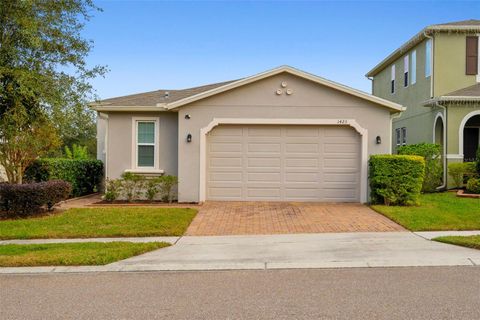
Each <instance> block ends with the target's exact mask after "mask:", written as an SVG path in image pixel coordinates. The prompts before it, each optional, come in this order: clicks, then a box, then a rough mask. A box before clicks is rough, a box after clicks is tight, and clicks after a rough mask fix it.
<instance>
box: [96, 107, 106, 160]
mask: <svg viewBox="0 0 480 320" xmlns="http://www.w3.org/2000/svg"><path fill="white" fill-rule="evenodd" d="M106 117H107V115H106V114H102V113H99V114H97V159H98V160H101V161H102V162H103V163H105V160H106V152H107V151H106V150H105V147H106V145H105V143H106V141H107V119H106Z"/></svg>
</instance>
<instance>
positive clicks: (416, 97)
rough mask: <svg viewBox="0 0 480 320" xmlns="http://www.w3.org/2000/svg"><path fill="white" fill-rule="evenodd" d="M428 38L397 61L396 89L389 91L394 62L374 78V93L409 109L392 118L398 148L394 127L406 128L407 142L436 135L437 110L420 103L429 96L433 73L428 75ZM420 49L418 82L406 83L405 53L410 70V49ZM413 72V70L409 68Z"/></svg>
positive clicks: (393, 141) (418, 52)
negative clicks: (404, 80) (426, 67)
mask: <svg viewBox="0 0 480 320" xmlns="http://www.w3.org/2000/svg"><path fill="white" fill-rule="evenodd" d="M425 42H426V41H423V42H421V43H419V44H418V45H417V46H416V47H414V48H412V49H411V50H409V51H408V52H406V53H405V54H404V55H403V56H402V57H400V58H399V59H397V60H396V61H395V70H396V72H395V93H394V94H391V93H390V77H391V74H390V72H391V65H389V66H388V67H387V68H385V69H383V70H382V71H381V72H380V73H378V74H377V75H376V76H375V77H374V80H373V94H374V95H376V96H379V97H381V98H384V99H387V100H390V101H394V102H397V103H399V104H401V105H403V106H404V107H407V110H406V111H405V112H403V113H402V115H401V116H400V117H399V118H397V119H394V120H393V126H392V127H393V128H392V129H393V133H392V146H393V151H394V152H395V149H396V143H395V129H396V128H401V127H405V128H407V144H412V143H419V142H423V141H429V142H430V141H432V139H433V121H434V119H435V115H436V113H437V112H438V111H437V110H432V108H429V107H424V106H422V105H421V104H422V103H423V102H424V101H425V100H428V99H430V90H431V77H425ZM413 50H416V51H417V68H416V71H417V81H416V83H415V84H411V83H410V84H409V86H408V87H404V86H403V73H404V66H403V59H404V57H405V55H406V54H408V55H409V56H410V58H409V60H410V70H411V61H412V59H411V52H412V51H413ZM410 75H411V72H410Z"/></svg>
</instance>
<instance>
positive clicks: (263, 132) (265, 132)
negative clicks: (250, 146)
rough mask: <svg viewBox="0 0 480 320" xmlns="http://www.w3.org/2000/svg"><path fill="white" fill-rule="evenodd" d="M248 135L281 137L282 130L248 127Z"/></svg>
mask: <svg viewBox="0 0 480 320" xmlns="http://www.w3.org/2000/svg"><path fill="white" fill-rule="evenodd" d="M247 133H248V136H249V137H261V138H266V137H281V136H282V128H280V127H269V126H258V127H248V128H247Z"/></svg>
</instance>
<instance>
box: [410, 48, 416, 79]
mask: <svg viewBox="0 0 480 320" xmlns="http://www.w3.org/2000/svg"><path fill="white" fill-rule="evenodd" d="M410 63H411V68H410V69H411V70H410V83H411V84H415V83H416V82H417V50H413V51H412V59H411V62H410Z"/></svg>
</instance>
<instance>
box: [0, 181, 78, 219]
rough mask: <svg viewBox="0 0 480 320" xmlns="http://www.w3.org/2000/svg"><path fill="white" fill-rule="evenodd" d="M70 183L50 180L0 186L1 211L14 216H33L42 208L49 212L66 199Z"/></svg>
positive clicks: (69, 190) (70, 188)
mask: <svg viewBox="0 0 480 320" xmlns="http://www.w3.org/2000/svg"><path fill="white" fill-rule="evenodd" d="M71 190H72V187H71V185H70V183H68V182H65V181H61V180H52V181H46V182H38V183H27V184H10V183H2V184H0V206H1V209H2V211H5V212H7V213H9V214H14V215H24V216H26V215H34V214H36V213H39V212H41V210H42V207H44V206H45V207H46V209H47V210H51V209H52V208H53V206H54V205H55V204H57V203H58V202H60V201H62V200H65V199H67V198H68V195H69V194H70V192H71Z"/></svg>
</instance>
